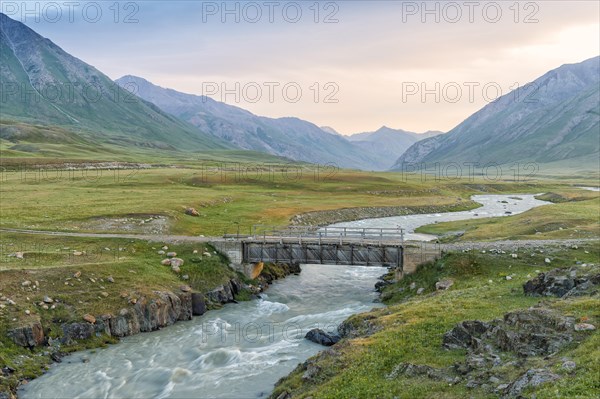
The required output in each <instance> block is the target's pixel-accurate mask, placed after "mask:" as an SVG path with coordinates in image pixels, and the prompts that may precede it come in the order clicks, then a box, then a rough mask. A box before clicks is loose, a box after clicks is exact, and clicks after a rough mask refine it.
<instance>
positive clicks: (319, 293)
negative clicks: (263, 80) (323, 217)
mask: <svg viewBox="0 0 600 399" xmlns="http://www.w3.org/2000/svg"><path fill="white" fill-rule="evenodd" d="M472 198H473V200H474V201H477V202H480V203H481V204H482V207H480V208H478V209H475V210H472V211H466V212H452V213H440V214H425V215H409V216H398V217H390V218H381V219H366V220H361V221H356V222H350V223H340V224H337V225H336V226H338V225H339V226H353V227H375V226H376V227H397V226H398V225H401V226H402V227H403V228H405V230H406V232H407V236H406V238H407V239H420V240H429V239H431V238H432V236H428V235H422V234H416V233H414V229H416V228H417V227H419V226H423V225H425V224H431V223H436V222H443V221H452V220H463V219H473V218H479V217H497V216H507V215H510V214H517V213H521V212H525V211H526V210H529V209H531V208H534V207H536V206H540V205H545V204H548V202H545V201H539V200H536V199H535V198H534V196H533V195H529V194H528V195H476V196H473V197H472ZM508 212H510V213H508ZM385 272H386V269H384V268H380V267H354V266H353V267H348V266H333V265H303V266H302V273H301V274H300V275H299V276H289V277H287V278H285V279H284V280H281V281H277V282H275V283H274V284H272V285H271V287H270V288H269V290H268V291H267V292H266V293H265V294H263V298H262V299H258V300H253V301H249V302H242V303H239V304H230V305H227V306H225V307H224V308H223V309H220V310H215V311H210V312H208V313H207V314H205V315H204V316H201V317H197V318H194V320H192V321H188V322H181V323H178V324H176V325H174V326H171V327H169V328H165V329H163V330H161V331H156V332H152V333H146V334H140V335H136V336H133V337H128V338H125V339H123V340H122V342H121V343H120V344H118V345H113V346H110V347H108V348H106V349H101V350H97V351H86V352H81V353H76V354H74V355H71V356H68V357H66V358H65V359H64V360H63V363H61V364H56V365H53V366H52V367H51V369H50V371H49V372H48V373H47V374H45V375H44V376H42V377H40V378H38V379H36V380H33V381H32V382H30V383H29V384H27V385H25V387H24V388H22V389H21V390H20V391H19V396H20V397H22V398H25V399H30V398H49V399H50V398H52V399H54V398H82V399H83V398H86V399H87V398H123V399H125V398H144V399H147V398H198V397H206V398H261V397H265V396H268V394H269V393H270V392H271V390H272V388H273V385H274V384H275V382H277V380H279V379H280V378H281V377H283V376H285V375H287V374H288V373H289V372H290V371H292V370H293V369H294V368H295V367H296V365H297V364H298V363H300V362H303V361H304V360H306V359H308V358H309V357H311V356H313V355H315V354H316V353H317V352H319V351H320V350H322V349H323V347H322V346H320V345H317V344H314V343H311V342H309V341H307V340H306V339H304V335H305V334H306V332H308V330H310V329H311V328H314V327H317V326H318V327H320V328H322V329H324V330H327V331H330V330H334V329H335V327H336V325H337V324H339V323H340V322H342V321H343V320H345V319H346V318H348V317H349V316H351V315H352V314H356V313H361V312H365V311H368V310H369V309H372V308H373V307H377V306H382V305H380V304H377V303H374V300H375V299H376V297H377V294H376V292H375V291H374V284H375V283H376V281H377V278H378V277H379V276H381V275H382V274H384V273H385Z"/></svg>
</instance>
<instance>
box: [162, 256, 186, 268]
mask: <svg viewBox="0 0 600 399" xmlns="http://www.w3.org/2000/svg"><path fill="white" fill-rule="evenodd" d="M165 260H168V259H165ZM170 260H171V267H181V266H183V259H181V258H172V259H170Z"/></svg>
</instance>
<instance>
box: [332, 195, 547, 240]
mask: <svg viewBox="0 0 600 399" xmlns="http://www.w3.org/2000/svg"><path fill="white" fill-rule="evenodd" d="M471 199H472V200H473V201H475V202H479V203H480V204H481V205H482V206H481V207H479V208H477V209H472V210H470V211H462V212H445V213H427V214H416V215H405V216H393V217H385V218H373V219H362V220H357V221H354V222H342V223H336V224H332V225H331V227H364V228H375V227H376V228H396V227H401V228H402V229H404V233H405V234H404V239H405V240H415V241H431V240H435V239H436V238H437V237H436V236H434V235H430V234H421V233H415V230H416V229H417V228H419V227H421V226H425V225H428V224H433V223H442V222H454V221H459V220H469V219H480V218H489V217H501V216H511V215H516V214H519V213H523V212H525V211H528V210H530V209H532V208H535V207H538V206H541V205H548V204H551V202H547V201H542V200H538V199H536V198H535V195H533V194H512V195H498V194H494V195H473V196H472V197H471Z"/></svg>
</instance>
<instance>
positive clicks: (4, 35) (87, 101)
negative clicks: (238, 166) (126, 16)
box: [0, 14, 232, 150]
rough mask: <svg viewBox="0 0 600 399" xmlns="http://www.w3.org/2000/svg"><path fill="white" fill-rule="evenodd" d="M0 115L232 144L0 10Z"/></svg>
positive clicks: (177, 141)
mask: <svg viewBox="0 0 600 399" xmlns="http://www.w3.org/2000/svg"><path fill="white" fill-rule="evenodd" d="M0 79H1V81H2V85H1V93H0V101H1V112H0V118H2V119H3V120H18V121H21V122H27V123H32V124H46V125H56V126H60V127H62V128H65V129H68V130H71V131H75V132H79V133H81V134H84V135H86V134H87V135H91V136H92V138H93V139H96V140H100V141H102V142H106V141H108V142H110V143H112V144H117V145H124V146H136V147H150V148H170V149H186V150H202V149H223V148H231V147H232V146H230V145H228V144H227V143H225V142H224V141H222V140H219V139H217V138H215V137H213V136H211V135H208V134H206V133H203V132H201V131H199V130H198V129H196V128H194V127H193V126H190V125H188V124H187V123H184V122H182V121H180V120H178V119H176V118H174V117H173V116H171V115H168V114H166V113H164V112H163V111H161V110H160V109H158V108H157V107H156V106H154V105H152V104H150V103H147V102H145V101H143V100H141V99H140V98H138V97H137V96H135V95H133V94H131V93H130V92H129V91H127V90H124V89H123V88H121V87H119V86H118V85H116V84H115V83H114V82H112V81H111V79H110V78H108V77H107V76H106V75H104V74H102V73H101V72H100V71H98V70H97V69H95V68H94V67H92V66H90V65H88V64H86V63H84V62H83V61H81V60H79V59H77V58H75V57H73V56H71V55H69V54H68V53H66V52H65V51H63V50H62V49H61V48H60V47H58V46H57V45H55V44H54V43H52V42H51V41H50V40H48V39H45V38H43V37H42V36H40V35H38V34H37V33H35V32H34V31H33V30H31V29H29V28H28V27H27V26H25V25H24V24H22V23H20V22H17V21H14V20H12V19H10V18H9V17H7V16H6V15H4V14H0Z"/></svg>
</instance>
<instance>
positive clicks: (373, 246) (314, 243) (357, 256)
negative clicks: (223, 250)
mask: <svg viewBox="0 0 600 399" xmlns="http://www.w3.org/2000/svg"><path fill="white" fill-rule="evenodd" d="M242 257H243V261H244V262H246V263H257V262H275V263H277V262H286V263H308V264H334V265H357V266H391V267H397V268H401V267H402V263H403V247H402V245H401V244H400V243H398V242H396V243H392V242H387V243H384V242H381V241H374V240H349V239H345V240H339V239H314V238H312V239H308V238H302V239H300V240H299V239H298V238H283V237H281V238H279V239H275V238H271V239H263V240H252V239H247V240H243V241H242Z"/></svg>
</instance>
